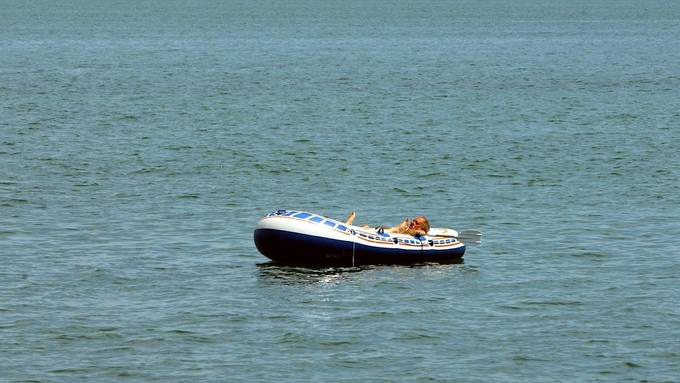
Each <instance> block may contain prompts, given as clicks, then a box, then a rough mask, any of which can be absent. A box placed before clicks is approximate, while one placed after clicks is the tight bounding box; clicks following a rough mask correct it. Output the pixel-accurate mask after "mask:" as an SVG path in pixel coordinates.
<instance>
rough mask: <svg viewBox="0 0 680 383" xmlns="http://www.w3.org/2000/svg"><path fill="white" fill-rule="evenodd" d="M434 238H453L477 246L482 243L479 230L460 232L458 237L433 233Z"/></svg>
mask: <svg viewBox="0 0 680 383" xmlns="http://www.w3.org/2000/svg"><path fill="white" fill-rule="evenodd" d="M434 236H435V237H444V238H455V239H457V240H459V241H461V242H463V243H465V244H471V245H479V244H481V243H482V232H481V231H479V230H473V229H470V230H462V231H460V232H458V235H449V234H444V233H441V234H440V233H434Z"/></svg>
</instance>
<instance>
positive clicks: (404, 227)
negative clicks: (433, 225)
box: [345, 212, 430, 235]
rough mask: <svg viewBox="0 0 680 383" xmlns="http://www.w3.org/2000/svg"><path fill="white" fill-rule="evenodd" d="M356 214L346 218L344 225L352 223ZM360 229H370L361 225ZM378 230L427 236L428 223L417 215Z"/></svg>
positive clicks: (421, 216)
mask: <svg viewBox="0 0 680 383" xmlns="http://www.w3.org/2000/svg"><path fill="white" fill-rule="evenodd" d="M356 216H357V215H356V213H355V212H351V213H349V215H348V216H347V219H346V220H345V224H347V225H351V224H352V222H354V219H355V218H356ZM362 227H365V228H367V227H370V226H368V225H363V226H362ZM378 228H379V229H380V228H382V229H383V230H384V231H385V232H386V233H391V234H409V235H427V232H428V231H430V221H428V220H427V217H425V216H424V215H419V216H417V217H415V218H413V220H409V219H408V218H404V220H403V221H402V222H401V223H400V224H399V226H394V227H382V226H380V227H378Z"/></svg>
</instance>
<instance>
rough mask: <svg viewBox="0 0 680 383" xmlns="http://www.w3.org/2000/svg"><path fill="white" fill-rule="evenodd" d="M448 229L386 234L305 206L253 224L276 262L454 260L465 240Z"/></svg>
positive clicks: (344, 263) (332, 263) (260, 247)
mask: <svg viewBox="0 0 680 383" xmlns="http://www.w3.org/2000/svg"><path fill="white" fill-rule="evenodd" d="M456 237H457V232H456V231H455V230H451V229H431V230H430V232H429V233H428V235H427V236H412V235H408V234H388V233H385V232H384V231H383V230H381V229H372V228H364V227H359V226H352V225H346V224H345V223H343V222H340V221H336V220H334V219H331V218H327V217H324V216H322V215H318V214H314V213H309V212H305V211H292V210H277V211H273V212H271V213H269V214H267V215H266V216H265V217H264V218H262V219H261V220H260V222H259V223H258V224H257V227H256V228H255V233H254V239H255V246H256V247H257V249H258V250H259V251H260V253H262V255H264V256H266V257H267V258H269V259H271V260H273V261H275V262H277V263H281V264H289V265H301V266H304V265H309V266H356V265H376V264H413V263H425V262H437V263H446V262H455V261H459V260H460V259H461V258H462V257H463V254H464V253H465V244H463V243H462V242H460V241H459V240H458V239H456Z"/></svg>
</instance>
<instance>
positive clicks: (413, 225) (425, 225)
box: [408, 215, 430, 233]
mask: <svg viewBox="0 0 680 383" xmlns="http://www.w3.org/2000/svg"><path fill="white" fill-rule="evenodd" d="M408 228H409V229H411V230H422V231H424V232H426V233H427V232H428V231H430V221H428V220H427V218H425V216H424V215H419V216H417V217H415V218H413V219H412V220H411V222H409V225H408Z"/></svg>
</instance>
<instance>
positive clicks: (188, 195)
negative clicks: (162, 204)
mask: <svg viewBox="0 0 680 383" xmlns="http://www.w3.org/2000/svg"><path fill="white" fill-rule="evenodd" d="M198 198H200V195H198V194H180V195H178V196H177V199H198Z"/></svg>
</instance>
